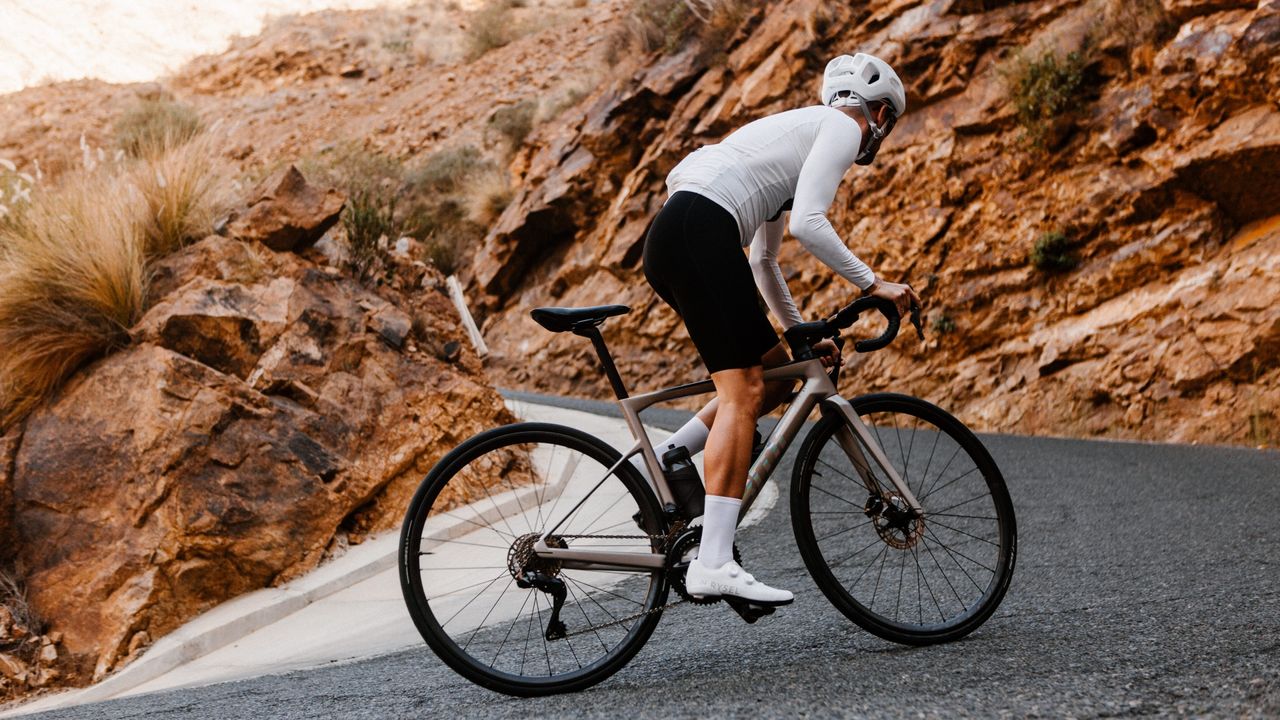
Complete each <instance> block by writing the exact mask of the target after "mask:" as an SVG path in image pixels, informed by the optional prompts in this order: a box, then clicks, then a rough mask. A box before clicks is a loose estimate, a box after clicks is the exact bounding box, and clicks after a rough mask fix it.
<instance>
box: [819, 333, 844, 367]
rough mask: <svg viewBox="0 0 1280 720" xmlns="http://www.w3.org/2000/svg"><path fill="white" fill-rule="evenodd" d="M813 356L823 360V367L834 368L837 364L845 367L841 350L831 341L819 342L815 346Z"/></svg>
mask: <svg viewBox="0 0 1280 720" xmlns="http://www.w3.org/2000/svg"><path fill="white" fill-rule="evenodd" d="M813 354H814V355H817V356H818V358H819V359H821V360H822V367H828V368H829V367H832V366H833V365H835V364H836V363H837V362H839V363H840V367H844V358H842V357H840V348H838V347H836V344H835V342H834V341H833V340H831V339H829V338H828V339H826V340H819V341H818V342H816V343H814V344H813Z"/></svg>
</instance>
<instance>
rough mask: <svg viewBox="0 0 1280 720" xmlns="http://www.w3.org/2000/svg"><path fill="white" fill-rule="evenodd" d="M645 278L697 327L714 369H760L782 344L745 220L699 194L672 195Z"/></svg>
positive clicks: (692, 329) (654, 229)
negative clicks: (746, 245) (752, 258)
mask: <svg viewBox="0 0 1280 720" xmlns="http://www.w3.org/2000/svg"><path fill="white" fill-rule="evenodd" d="M644 276H645V278H646V279H648V281H649V284H650V285H652V286H653V289H654V290H655V291H657V293H658V296H659V297H661V298H662V299H663V300H664V301H666V303H667V304H668V305H670V306H671V307H672V308H673V309H674V310H675V311H676V313H677V314H679V315H680V317H681V319H683V320H684V325H685V327H686V328H687V329H688V330H689V337H690V338H692V339H693V344H694V346H695V347H697V348H698V354H699V355H701V356H702V362H703V363H704V364H706V366H707V370H708V371H709V372H712V373H715V372H719V371H721V370H732V369H741V368H749V367H755V366H757V365H761V364H762V362H761V358H762V357H763V356H764V354H765V353H766V352H768V351H769V350H771V349H773V347H774V346H775V345H777V344H778V334H777V333H776V332H774V329H773V325H771V324H770V323H769V318H768V316H766V315H765V311H764V308H763V307H762V303H761V301H760V294H759V292H758V291H757V290H756V283H755V279H754V278H753V277H752V275H751V266H750V264H749V263H748V262H747V256H746V255H745V254H744V253H743V252H742V242H741V240H740V239H739V233H738V222H737V221H736V220H734V219H733V216H732V215H730V214H729V211H727V210H725V209H724V208H722V207H720V206H719V205H718V204H716V203H715V202H714V201H712V200H710V199H708V198H706V197H703V196H702V195H699V194H698V193H695V192H688V191H681V192H677V193H676V194H674V195H672V196H671V197H670V198H668V199H667V202H666V204H665V205H663V206H662V209H661V210H659V211H658V216H657V217H656V218H654V220H653V225H651V226H650V227H649V234H648V236H647V237H645V242H644Z"/></svg>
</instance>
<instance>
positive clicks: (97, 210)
mask: <svg viewBox="0 0 1280 720" xmlns="http://www.w3.org/2000/svg"><path fill="white" fill-rule="evenodd" d="M134 195H135V193H134V192H133V191H131V190H130V186H129V184H128V183H127V182H125V181H124V180H123V179H122V178H121V177H120V176H119V175H116V174H112V173H108V172H106V171H100V172H98V173H92V174H88V173H86V174H84V175H80V176H75V177H72V178H70V179H69V180H68V181H67V182H66V183H65V184H64V185H63V186H62V187H61V188H58V189H56V190H52V191H49V192H46V193H41V194H40V195H39V196H37V197H35V198H34V199H33V200H32V202H31V204H30V205H29V207H28V208H27V209H26V212H25V213H24V214H23V217H22V218H21V220H20V221H19V222H18V223H16V224H14V225H11V226H9V227H6V228H4V229H3V230H0V426H7V425H9V424H10V423H11V422H13V421H15V420H17V419H18V418H19V417H21V416H22V415H24V414H26V412H28V411H29V410H30V409H31V408H33V407H34V406H35V405H36V404H38V403H39V402H40V401H41V400H43V399H44V398H45V397H47V396H48V395H49V394H51V393H52V392H53V391H54V390H55V389H56V388H57V387H58V386H59V385H60V384H61V383H62V382H63V380H65V379H66V378H67V376H69V375H70V374H71V373H72V372H73V371H75V370H76V368H78V367H80V366H81V365H82V364H83V363H85V362H86V361H88V360H90V359H92V358H94V357H97V356H99V355H102V354H103V353H105V352H108V351H110V350H111V349H113V348H115V347H118V346H120V345H122V344H124V343H125V342H126V340H127V338H128V328H129V327H130V326H131V325H133V323H134V322H135V321H137V319H138V318H139V316H140V315H141V314H142V309H143V298H144V295H145V286H146V253H145V245H146V243H145V241H144V239H143V234H142V230H141V224H140V223H139V221H138V215H137V212H138V211H137V204H136V203H135V202H134Z"/></svg>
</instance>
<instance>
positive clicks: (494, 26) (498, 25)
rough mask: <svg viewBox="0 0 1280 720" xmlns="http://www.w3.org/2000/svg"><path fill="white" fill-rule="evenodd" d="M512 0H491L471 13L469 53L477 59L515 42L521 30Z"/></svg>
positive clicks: (468, 33) (468, 39) (468, 30)
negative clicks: (513, 11)
mask: <svg viewBox="0 0 1280 720" xmlns="http://www.w3.org/2000/svg"><path fill="white" fill-rule="evenodd" d="M512 7H513V5H512V3H511V2H510V0H490V2H488V3H486V4H485V5H484V7H482V8H480V9H479V10H476V11H475V12H473V13H471V18H470V21H469V22H468V23H467V51H468V54H469V55H470V57H471V59H473V60H474V59H475V58H478V57H480V56H481V55H484V54H485V53H487V52H489V51H490V50H493V49H495V48H500V47H502V46H503V45H506V44H507V43H510V42H511V41H512V40H515V39H516V37H517V35H518V31H519V28H518V26H517V24H516V20H515V17H514V15H513V14H512V12H511V8H512Z"/></svg>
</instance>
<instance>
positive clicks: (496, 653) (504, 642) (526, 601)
mask: <svg viewBox="0 0 1280 720" xmlns="http://www.w3.org/2000/svg"><path fill="white" fill-rule="evenodd" d="M531 593H533V590H529V591H528V592H526V593H525V594H524V602H522V603H520V609H519V610H517V611H516V617H520V614H521V613H523V612H524V606H525V605H528V604H529V595H530V594H531ZM515 629H516V624H515V623H511V624H510V625H509V626H507V634H506V635H503V636H502V642H501V643H500V644H499V645H498V649H497V650H495V651H494V652H493V661H492V662H490V663H489V667H493V666H494V665H496V664H497V663H498V656H499V655H501V654H502V648H504V647H506V646H507V638H509V637H511V631H512V630H515Z"/></svg>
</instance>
